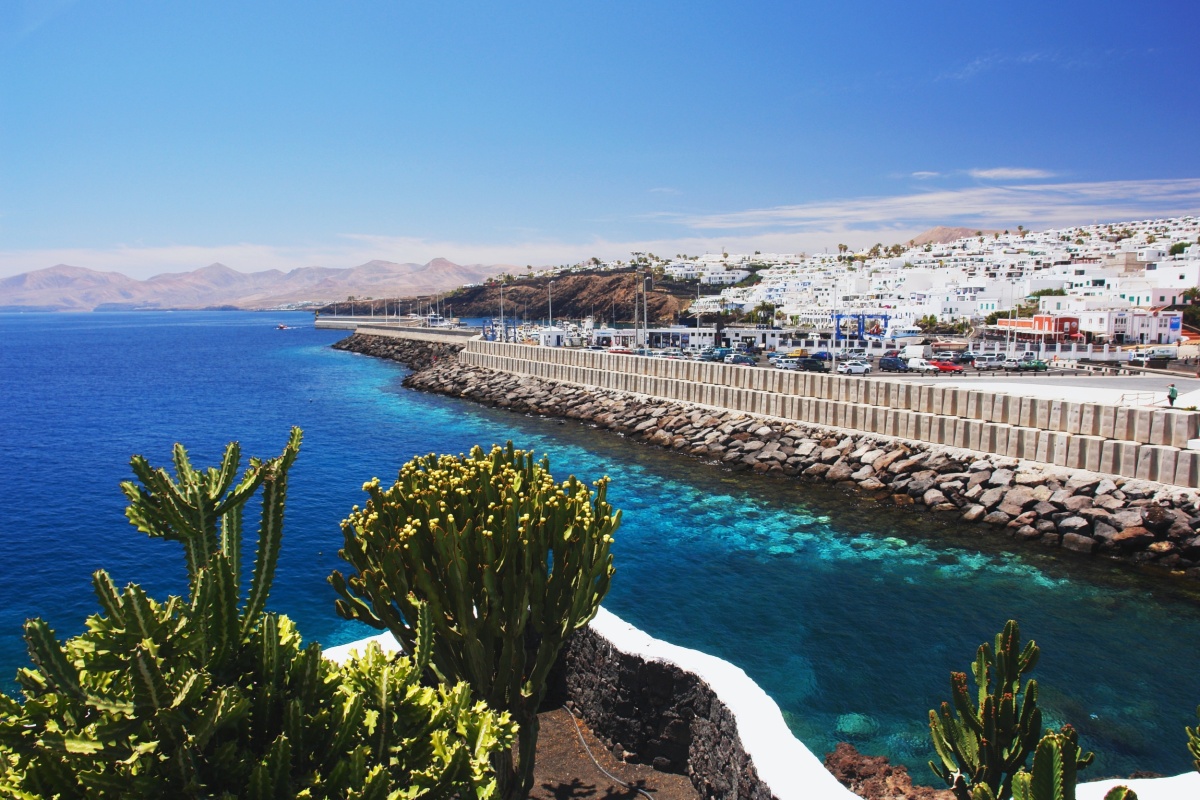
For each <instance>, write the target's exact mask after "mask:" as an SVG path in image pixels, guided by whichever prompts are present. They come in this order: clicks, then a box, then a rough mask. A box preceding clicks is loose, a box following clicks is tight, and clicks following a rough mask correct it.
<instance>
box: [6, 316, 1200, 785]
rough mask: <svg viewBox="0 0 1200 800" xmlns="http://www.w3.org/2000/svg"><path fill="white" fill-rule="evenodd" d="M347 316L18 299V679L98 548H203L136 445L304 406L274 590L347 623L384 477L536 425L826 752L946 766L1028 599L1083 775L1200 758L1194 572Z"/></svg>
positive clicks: (650, 580)
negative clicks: (880, 491) (968, 512)
mask: <svg viewBox="0 0 1200 800" xmlns="http://www.w3.org/2000/svg"><path fill="white" fill-rule="evenodd" d="M280 322H285V323H287V324H290V325H295V326H298V327H296V328H293V329H290V330H276V329H275V326H276V325H277V324H278V323H280ZM343 335H345V334H344V333H342V332H337V331H317V330H314V329H312V327H311V325H310V317H308V316H307V315H302V314H287V313H260V314H250V313H234V312H213V313H202V312H194V313H143V314H85V315H51V314H5V315H0V463H2V464H3V469H0V547H2V550H0V553H2V556H0V558H2V561H0V563H2V564H3V566H2V568H0V569H2V571H0V578H2V579H0V676H4V677H7V676H11V675H12V674H13V672H14V670H15V669H16V668H17V667H19V666H22V665H24V664H25V663H26V656H25V654H24V645H23V642H22V640H21V624H22V622H23V620H25V619H26V618H27V617H31V616H42V617H45V618H46V619H47V620H49V621H50V622H51V624H52V625H53V626H54V628H55V630H56V631H57V632H58V633H59V635H60V636H62V637H65V636H68V635H71V634H74V633H77V632H78V631H79V630H80V629H81V627H82V622H83V619H84V617H85V616H86V615H87V614H88V613H91V612H93V611H94V610H95V609H96V603H95V600H94V598H93V597H92V594H91V586H90V576H91V573H92V571H93V570H95V569H98V568H100V567H104V568H106V569H108V570H109V571H110V572H111V573H112V575H113V577H114V579H115V580H116V581H117V582H118V583H122V584H123V583H125V582H128V581H137V582H139V583H141V584H142V585H143V586H145V587H146V588H147V589H148V590H149V591H150V592H151V594H152V595H154V596H157V597H162V596H165V595H167V594H169V593H179V592H181V591H182V590H183V588H184V568H183V560H182V554H181V553H180V551H179V548H178V546H176V545H172V544H170V543H166V542H162V541H151V540H149V539H147V538H146V537H145V536H143V535H142V534H139V533H138V532H137V531H136V530H134V529H133V527H132V526H130V525H129V524H128V523H127V522H126V521H125V519H124V516H123V509H124V498H123V496H122V495H121V493H120V490H119V483H120V481H122V480H125V479H127V478H128V477H129V469H128V460H129V457H130V455H131V454H133V453H141V454H144V455H146V456H147V457H148V458H149V459H150V460H151V463H153V464H156V465H159V464H162V465H165V464H167V463H168V462H169V458H170V452H171V445H172V443H174V442H176V441H181V442H183V443H184V444H185V445H187V447H188V448H189V451H190V452H191V454H192V457H193V463H195V464H197V465H207V464H210V463H215V460H216V458H217V457H218V455H219V454H220V452H221V448H222V447H223V446H224V444H225V442H227V441H229V440H231V439H238V440H239V441H240V442H241V443H242V445H243V453H244V454H245V455H247V456H249V455H262V456H271V455H275V454H277V453H278V452H279V450H280V449H282V446H283V443H284V441H285V439H286V436H287V432H288V428H289V426H291V425H299V426H301V427H302V428H304V431H305V441H304V446H303V448H302V450H301V455H300V458H299V460H298V461H297V463H296V466H295V467H294V468H293V471H292V480H291V486H290V493H289V505H288V516H287V522H286V533H285V539H284V548H283V555H282V558H281V562H280V565H279V572H278V576H277V579H276V583H275V588H274V591H273V594H272V598H271V605H272V607H273V608H274V609H275V610H277V611H280V612H284V613H287V614H289V615H291V616H292V617H293V618H294V619H296V620H297V621H298V623H299V626H300V630H301V632H302V633H303V634H304V635H305V636H306V637H308V638H316V639H318V640H320V641H321V642H322V643H324V644H326V645H334V644H341V643H344V642H346V641H350V640H352V639H355V638H358V637H360V636H362V635H365V634H368V633H371V631H369V630H367V629H365V628H362V627H359V626H357V625H353V624H349V623H346V622H344V621H342V620H340V619H338V618H337V616H336V615H335V613H334V611H333V592H332V590H331V589H330V588H329V587H328V585H327V583H326V582H325V578H326V576H327V575H328V574H329V572H330V571H331V570H332V569H334V568H336V567H338V566H340V562H339V560H338V558H337V550H338V547H339V546H340V543H341V531H340V529H339V525H338V523H339V521H340V520H341V519H342V518H343V517H344V516H345V515H346V513H347V512H348V511H349V509H350V507H351V506H352V505H354V504H355V503H360V502H361V501H362V497H363V495H362V492H361V488H360V487H361V485H362V483H363V482H364V481H366V480H368V479H370V478H371V477H374V476H378V477H379V478H380V479H381V480H384V481H390V480H391V479H392V478H394V475H395V472H396V470H397V468H398V467H399V465H400V464H401V463H403V462H404V461H406V460H407V459H409V458H411V457H412V456H413V455H415V454H418V453H429V452H449V453H460V452H465V451H466V450H468V449H469V448H470V447H471V446H472V445H474V444H481V445H484V446H487V445H490V444H491V443H494V442H497V443H503V442H504V441H506V440H508V439H512V440H513V441H514V442H516V443H517V445H518V446H521V447H524V448H527V449H528V448H532V449H534V450H536V451H538V452H539V453H546V454H548V455H549V456H550V459H551V463H552V467H553V469H554V472H555V474H556V475H557V476H558V477H560V478H562V477H565V476H566V475H567V474H568V473H574V474H576V475H578V476H579V477H581V478H584V479H586V480H589V481H590V480H594V479H595V478H597V477H599V476H601V475H609V476H611V477H612V479H613V480H612V486H611V487H610V492H609V496H610V500H611V501H612V502H613V504H614V505H615V506H617V507H618V508H622V509H623V510H624V521H623V524H622V526H621V529H620V530H619V532H618V535H617V541H616V544H615V546H614V552H615V557H616V566H617V576H616V578H615V580H614V583H613V588H612V591H611V593H610V595H609V597H608V599H607V600H606V605H607V607H609V608H610V609H611V610H612V611H613V612H614V613H616V614H618V615H619V616H621V617H623V618H625V619H626V620H628V621H629V622H631V623H633V624H634V625H637V626H638V627H640V628H642V629H644V630H646V631H647V632H649V633H651V634H652V635H654V636H657V637H660V638H663V639H667V640H669V641H672V642H675V643H677V644H680V645H683V646H687V647H693V648H696V649H699V650H703V651H706V652H709V653H712V654H714V655H717V656H720V657H722V658H726V659H728V660H730V661H732V662H734V663H736V664H738V665H739V666H741V667H742V668H743V669H745V670H746V672H747V673H749V675H750V676H751V677H752V678H754V679H755V680H756V681H758V682H759V684H760V685H762V686H763V687H764V689H766V691H767V692H768V693H769V694H770V695H771V696H772V697H774V698H775V700H776V701H777V702H778V703H779V705H780V707H781V708H782V709H783V711H784V714H785V716H786V718H787V720H788V722H789V724H790V725H791V727H792V729H793V730H794V731H795V732H796V734H797V735H798V736H799V737H800V738H801V739H802V740H803V741H804V742H805V743H806V744H807V745H808V746H809V748H810V749H811V750H813V751H814V752H816V753H817V754H819V755H820V754H823V753H824V752H826V751H828V750H830V749H832V747H833V745H834V743H836V742H837V741H838V740H839V739H845V740H847V741H851V742H853V743H854V744H855V745H856V746H858V747H859V748H860V749H861V750H863V751H865V752H868V753H873V754H885V755H888V756H890V757H891V758H893V759H894V760H897V761H900V762H903V763H906V764H908V765H909V766H910V767H911V768H912V769H913V770H914V775H915V777H916V778H917V779H918V780H920V781H930V780H932V776H931V775H930V774H929V772H928V768H927V767H926V766H925V762H926V761H927V760H928V758H929V757H930V755H931V754H930V751H929V746H928V733H927V712H928V710H929V709H930V708H933V707H935V706H936V705H937V704H938V703H939V702H940V701H942V700H943V699H948V697H949V673H950V671H951V670H966V669H967V668H968V666H969V664H970V661H971V659H972V657H973V655H974V651H975V648H976V647H977V646H978V645H979V643H980V642H982V641H984V640H985V639H990V638H991V636H993V635H994V634H995V632H996V631H998V630H999V629H1000V627H1002V625H1003V623H1004V621H1005V620H1006V619H1008V618H1010V617H1014V618H1016V619H1018V620H1019V621H1020V623H1021V626H1022V632H1023V634H1024V635H1025V636H1026V638H1033V639H1035V640H1037V642H1038V643H1039V645H1040V646H1041V648H1042V660H1041V663H1040V664H1039V666H1038V668H1037V671H1036V675H1035V676H1036V677H1037V679H1038V680H1039V684H1040V689H1041V704H1042V706H1043V708H1044V709H1045V712H1046V715H1047V722H1048V723H1052V724H1056V725H1057V724H1059V723H1061V722H1071V723H1072V724H1074V725H1075V726H1076V727H1077V728H1078V729H1079V730H1080V733H1081V738H1082V740H1083V743H1084V745H1085V746H1086V747H1088V748H1090V749H1092V750H1094V751H1095V752H1096V755H1097V758H1096V764H1095V765H1094V766H1093V767H1091V768H1090V769H1089V770H1088V771H1087V772H1086V773H1085V774H1084V775H1085V777H1089V778H1097V777H1101V776H1109V775H1127V774H1128V773H1129V772H1131V771H1133V770H1137V769H1142V770H1154V771H1158V772H1162V773H1168V774H1175V773H1179V772H1184V771H1187V770H1188V769H1190V768H1191V766H1190V759H1189V757H1188V756H1187V753H1186V748H1185V745H1184V741H1185V737H1184V732H1183V728H1184V726H1185V725H1188V724H1195V723H1196V716H1195V708H1196V705H1197V704H1198V703H1200V592H1197V591H1196V590H1195V589H1194V588H1192V587H1189V586H1186V585H1178V584H1173V583H1170V582H1164V581H1161V580H1151V579H1147V578H1146V577H1145V576H1142V575H1140V574H1138V573H1137V572H1136V571H1134V570H1132V569H1130V568H1128V567H1125V566H1122V565H1114V564H1109V563H1107V562H1099V561H1087V560H1083V559H1078V558H1073V557H1072V558H1061V557H1059V556H1058V555H1057V554H1055V553H1052V552H1046V551H1042V550H1039V549H1037V548H1022V549H1021V550H1019V551H1018V552H1015V553H1012V552H1006V550H1005V546H1006V545H1007V543H1008V542H1007V540H1006V539H1005V538H1004V537H1003V536H1001V535H998V534H996V533H995V532H993V531H990V530H983V529H980V528H978V527H974V526H969V527H963V526H958V525H956V524H954V523H952V522H948V521H945V520H938V519H935V518H934V517H932V516H930V515H924V514H916V513H906V512H900V511H896V510H893V509H890V508H886V507H883V506H880V505H878V504H876V503H874V502H871V501H869V500H865V499H864V498H861V497H859V496H857V495H849V494H844V493H842V492H840V491H838V490H835V489H831V488H828V487H823V486H810V485H802V484H798V483H794V482H787V481H775V480H765V479H761V478H754V477H743V476H741V475H734V474H732V473H728V472H724V471H721V470H719V469H715V468H713V467H709V466H706V465H702V464H700V463H699V462H696V461H692V460H689V459H687V458H683V457H680V456H678V455H674V454H670V453H665V452H662V451H659V450H656V449H652V448H648V447H644V446H642V445H639V444H636V443H632V442H627V441H625V440H624V439H621V438H620V437H616V436H613V435H611V434H608V433H603V432H600V431H596V430H594V429H592V428H589V427H587V426H584V425H579V424H574V423H571V424H562V423H559V422H558V421H555V420H547V419H540V418H535V417H526V416H522V415H519V414H514V413H511V412H505V411H499V410H493V409H486V408H482V407H479V406H475V405H472V404H470V403H466V402H463V401H458V400H453V399H448V398H442V397H437V396H432V395H425V394H419V393H415V392H411V391H409V390H406V389H404V388H402V387H401V386H400V385H399V384H400V380H401V378H402V377H403V375H404V374H405V371H404V369H403V368H401V367H400V366H399V365H396V364H392V363H389V362H382V361H378V360H374V359H370V358H366V357H362V356H356V355H353V354H348V353H342V352H338V351H334V350H331V349H330V348H329V346H328V345H330V344H331V343H332V342H334V341H336V340H337V339H339V338H341V337H342V336H343ZM7 685H8V686H9V687H11V686H12V684H11V683H8V684H7ZM852 715H857V716H852Z"/></svg>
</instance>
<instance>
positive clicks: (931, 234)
mask: <svg viewBox="0 0 1200 800" xmlns="http://www.w3.org/2000/svg"><path fill="white" fill-rule="evenodd" d="M980 233H982V234H983V235H984V236H991V235H992V234H993V233H999V231H992V230H987V231H981V230H980V229H979V228H947V227H946V226H945V225H938V226H937V227H936V228H930V229H929V230H927V231H925V232H924V233H922V234H921V235H920V236H917V237H916V238H914V239H913V240H912V243H913V244H914V245H922V244H949V243H950V242H954V241H957V240H959V239H964V238H966V237H968V236H978V235H979V234H980Z"/></svg>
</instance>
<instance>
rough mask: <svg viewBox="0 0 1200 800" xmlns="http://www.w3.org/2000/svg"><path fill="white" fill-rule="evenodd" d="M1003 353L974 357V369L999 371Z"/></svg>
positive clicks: (1002, 364) (1001, 365)
mask: <svg viewBox="0 0 1200 800" xmlns="http://www.w3.org/2000/svg"><path fill="white" fill-rule="evenodd" d="M1004 358H1005V356H1004V354H1003V353H986V354H984V355H979V356H976V357H975V369H1000V368H1001V367H1003V366H1004Z"/></svg>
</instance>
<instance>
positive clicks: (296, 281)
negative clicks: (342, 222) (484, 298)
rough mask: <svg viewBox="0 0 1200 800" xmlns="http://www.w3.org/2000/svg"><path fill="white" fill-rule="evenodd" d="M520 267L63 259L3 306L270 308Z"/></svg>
mask: <svg viewBox="0 0 1200 800" xmlns="http://www.w3.org/2000/svg"><path fill="white" fill-rule="evenodd" d="M512 269H513V267H511V266H509V265H504V264H493V265H484V264H470V265H461V264H455V263H453V262H451V261H447V260H446V259H444V258H435V259H434V260H432V261H430V262H428V263H427V264H397V263H393V262H390V261H369V262H367V263H366V264H362V265H360V266H357V267H353V268H350V269H333V268H329V267H302V268H299V269H294V270H291V271H290V272H281V271H280V270H275V269H272V270H264V271H261V272H250V273H246V272H238V271H237V270H235V269H231V268H229V267H227V266H225V265H224V264H210V265H209V266H207V267H203V268H201V269H196V270H192V271H191V272H167V273H163V274H161V275H155V276H154V277H152V278H147V279H146V280H141V281H139V280H135V279H133V278H130V277H128V276H126V275H122V274H121V273H118V272H98V271H96V270H91V269H85V268H83V267H73V266H69V265H67V264H59V265H57V266H54V267H50V268H48V269H41V270H35V271H33V272H26V273H23V274H21V275H14V276H13V277H10V278H5V279H4V280H0V308H7V309H22V308H40V309H50V310H62V311H91V310H94V309H97V308H99V309H102V310H103V309H116V308H211V307H215V306H231V307H236V308H270V307H274V306H279V305H282V304H285V303H301V302H314V303H328V302H332V301H335V300H344V299H345V298H347V297H350V296H354V297H364V296H365V297H403V296H409V295H419V294H426V293H433V292H444V291H447V290H450V289H453V288H454V287H456V286H461V285H463V284H465V283H476V282H480V281H483V280H486V279H487V278H489V277H492V276H494V275H498V274H500V273H503V272H506V271H511V270H512Z"/></svg>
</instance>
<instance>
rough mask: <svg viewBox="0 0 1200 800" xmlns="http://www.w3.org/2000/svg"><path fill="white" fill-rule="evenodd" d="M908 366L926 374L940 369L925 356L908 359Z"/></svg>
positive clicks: (912, 369)
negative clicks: (924, 357)
mask: <svg viewBox="0 0 1200 800" xmlns="http://www.w3.org/2000/svg"><path fill="white" fill-rule="evenodd" d="M908 368H909V370H911V371H913V372H923V373H926V374H929V373H933V372H937V371H938V368H937V367H936V366H934V365H933V364H932V363H930V362H928V361H926V360H925V359H923V358H910V359H909V360H908Z"/></svg>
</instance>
